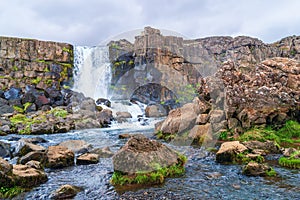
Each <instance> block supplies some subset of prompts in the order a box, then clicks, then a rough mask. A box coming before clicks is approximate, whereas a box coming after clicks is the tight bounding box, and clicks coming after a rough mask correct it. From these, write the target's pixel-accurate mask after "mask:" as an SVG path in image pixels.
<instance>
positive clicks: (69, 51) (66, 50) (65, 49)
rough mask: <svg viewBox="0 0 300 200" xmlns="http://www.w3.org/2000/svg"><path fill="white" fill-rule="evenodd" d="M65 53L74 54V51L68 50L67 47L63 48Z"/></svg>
mask: <svg viewBox="0 0 300 200" xmlns="http://www.w3.org/2000/svg"><path fill="white" fill-rule="evenodd" d="M62 50H63V51H64V52H68V53H72V49H68V48H67V47H63V49H62Z"/></svg>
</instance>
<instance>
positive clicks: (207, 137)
mask: <svg viewBox="0 0 300 200" xmlns="http://www.w3.org/2000/svg"><path fill="white" fill-rule="evenodd" d="M188 137H189V138H191V139H192V142H193V143H195V144H202V143H203V142H208V141H212V140H213V138H212V127H211V124H210V123H207V124H205V125H195V126H194V127H193V128H192V129H191V130H190V132H189V134H188Z"/></svg>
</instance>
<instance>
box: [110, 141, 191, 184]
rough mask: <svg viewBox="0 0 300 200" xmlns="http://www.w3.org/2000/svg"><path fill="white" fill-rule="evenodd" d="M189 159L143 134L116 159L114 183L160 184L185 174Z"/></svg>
mask: <svg viewBox="0 0 300 200" xmlns="http://www.w3.org/2000/svg"><path fill="white" fill-rule="evenodd" d="M185 162H186V157H185V156H183V155H180V154H179V153H178V152H176V151H174V150H172V149H171V148H169V147H167V146H166V145H164V144H162V143H160V142H158V141H155V140H150V139H148V138H146V137H145V136H143V135H135V136H133V137H131V138H130V139H129V140H128V141H127V143H126V144H125V146H123V147H122V148H121V149H120V150H119V151H118V152H117V153H116V154H115V155H114V156H113V165H114V174H113V176H112V179H111V183H112V184H114V185H126V184H157V183H162V182H163V181H164V178H165V177H172V176H178V175H181V174H183V173H184V164H185Z"/></svg>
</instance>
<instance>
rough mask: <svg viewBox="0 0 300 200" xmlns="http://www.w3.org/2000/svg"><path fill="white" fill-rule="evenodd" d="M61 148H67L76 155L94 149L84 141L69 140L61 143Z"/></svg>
mask: <svg viewBox="0 0 300 200" xmlns="http://www.w3.org/2000/svg"><path fill="white" fill-rule="evenodd" d="M59 146H62V147H66V148H68V149H70V150H71V151H73V152H74V153H75V154H82V153H86V152H88V151H89V150H90V149H92V145H91V144H88V143H87V142H86V141H84V140H67V141H64V142H61V143H60V144H59Z"/></svg>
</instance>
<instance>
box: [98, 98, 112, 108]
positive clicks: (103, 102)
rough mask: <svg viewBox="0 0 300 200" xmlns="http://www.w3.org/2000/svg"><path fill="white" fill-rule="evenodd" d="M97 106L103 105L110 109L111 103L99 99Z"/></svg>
mask: <svg viewBox="0 0 300 200" xmlns="http://www.w3.org/2000/svg"><path fill="white" fill-rule="evenodd" d="M96 104H97V105H105V106H107V107H111V102H110V101H109V100H108V99H105V98H99V99H97V101H96Z"/></svg>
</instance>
